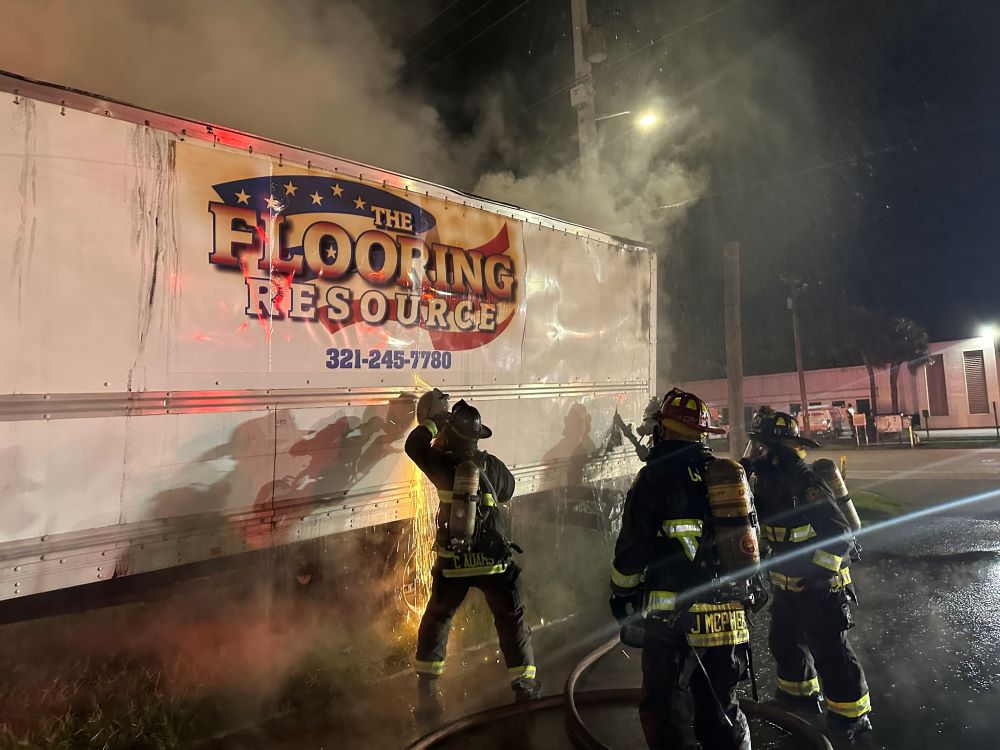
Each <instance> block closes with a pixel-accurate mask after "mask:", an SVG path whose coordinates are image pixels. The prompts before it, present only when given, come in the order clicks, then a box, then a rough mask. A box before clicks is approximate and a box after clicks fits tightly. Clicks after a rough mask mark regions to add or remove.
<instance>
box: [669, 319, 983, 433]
mask: <svg viewBox="0 0 1000 750" xmlns="http://www.w3.org/2000/svg"><path fill="white" fill-rule="evenodd" d="M805 375H806V395H807V396H808V398H809V406H810V408H813V407H820V406H840V407H845V408H848V407H851V408H853V409H854V410H855V411H857V412H861V413H867V414H870V413H871V411H872V409H871V406H872V404H871V389H870V386H869V380H868V371H867V370H866V369H865V367H864V366H862V365H858V366H855V367H836V368H829V369H825V370H807V371H806V373H805ZM898 385H899V409H898V413H900V414H918V415H919V414H923V412H924V410H927V412H928V413H929V415H930V426H931V427H932V428H934V429H957V428H974V427H993V425H994V421H993V420H994V416H993V403H994V402H1000V384H998V380H997V356H996V350H995V347H994V342H993V339H992V338H986V337H982V336H980V337H977V338H971V339H963V340H959V341H941V342H936V343H932V344H931V345H930V353H929V358H928V360H922V361H920V362H918V363H916V364H915V367H914V369H912V370H911V368H910V367H909V366H907V365H903V367H902V368H901V369H900V372H899V381H898ZM680 387H682V388H684V389H685V390H688V391H691V392H693V393H697V394H698V395H699V396H701V397H702V398H703V399H705V400H706V401H707V402H708V404H709V405H710V406H711V407H713V409H717V410H718V412H719V414H720V415H721V418H722V422H723V423H726V422H728V421H729V419H728V417H729V414H728V402H729V393H728V387H727V383H726V380H725V378H722V379H719V380H700V381H695V382H689V383H685V384H683V385H682V386H680ZM875 389H876V396H877V398H878V404H877V406H878V409H877V411H878V413H879V414H891V413H893V409H892V398H891V392H890V387H889V368H888V367H885V368H881V369H879V370H876V372H875ZM743 398H744V401H745V404H746V411H747V423H748V424H749V420H750V417H751V416H752V415H753V412H754V411H756V410H757V409H758V408H760V407H761V406H770V407H771V408H773V409H777V410H779V411H788V412H790V413H792V414H797V413H798V412H799V411H801V406H802V404H801V398H800V397H799V381H798V376H797V375H796V373H795V372H781V373H774V374H771V375H751V376H748V377H746V378H744V380H743Z"/></svg>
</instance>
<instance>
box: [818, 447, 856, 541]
mask: <svg viewBox="0 0 1000 750" xmlns="http://www.w3.org/2000/svg"><path fill="white" fill-rule="evenodd" d="M813 471H815V472H816V473H817V474H819V477H820V479H822V480H823V481H824V482H826V483H827V484H828V485H830V489H831V490H833V496H834V497H835V498H836V499H837V507H839V508H840V512H841V513H843V514H844V518H846V519H847V523H848V524H850V527H851V530H852V531H857V530H858V529H860V528H861V519H860V518H859V517H858V510H857V508H855V507H854V501H853V500H851V493H849V492H848V491H847V483H846V482H845V481H844V475H843V474H841V473H840V469H838V468H837V464H835V463H834V462H833V461H831V460H830V459H829V458H820V459H817V460H816V462H815V463H814V464H813Z"/></svg>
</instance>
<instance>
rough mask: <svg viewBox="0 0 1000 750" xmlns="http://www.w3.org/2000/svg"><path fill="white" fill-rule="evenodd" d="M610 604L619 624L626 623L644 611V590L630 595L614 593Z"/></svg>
mask: <svg viewBox="0 0 1000 750" xmlns="http://www.w3.org/2000/svg"><path fill="white" fill-rule="evenodd" d="M608 605H609V606H610V607H611V614H612V615H614V617H615V619H616V620H617V621H618V624H619V625H625V624H627V623H628V622H630V621H632V620H634V619H635V618H636V617H637V616H638V615H639V614H640V613H641V612H642V592H641V591H637V592H636V593H634V594H629V595H628V596H619V595H618V594H612V595H611V599H610V600H609V601H608Z"/></svg>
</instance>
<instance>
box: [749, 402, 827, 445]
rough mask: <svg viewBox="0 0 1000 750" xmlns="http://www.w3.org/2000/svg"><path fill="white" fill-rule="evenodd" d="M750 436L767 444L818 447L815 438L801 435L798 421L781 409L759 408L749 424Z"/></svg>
mask: <svg viewBox="0 0 1000 750" xmlns="http://www.w3.org/2000/svg"><path fill="white" fill-rule="evenodd" d="M749 435H750V437H751V438H752V439H753V440H754V441H756V442H760V443H766V444H767V445H778V444H784V445H789V446H798V447H802V448H819V443H817V442H816V441H815V440H810V439H809V438H806V437H802V435H801V434H800V433H799V423H798V422H796V421H795V418H794V417H792V415H791V414H787V413H786V412H783V411H771V410H770V409H768V410H764V409H761V410H760V411H759V412H757V414H755V415H754V418H753V422H752V423H751V425H750V432H749Z"/></svg>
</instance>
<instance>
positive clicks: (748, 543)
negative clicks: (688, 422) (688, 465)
mask: <svg viewBox="0 0 1000 750" xmlns="http://www.w3.org/2000/svg"><path fill="white" fill-rule="evenodd" d="M705 484H706V485H707V487H708V503H709V507H710V508H711V512H712V523H713V525H714V527H715V546H716V548H717V549H718V552H719V566H720V567H721V569H722V572H723V573H735V572H737V571H741V572H747V573H751V572H752V571H754V570H756V569H757V567H758V566H759V565H760V548H759V546H758V544H757V529H756V528H755V526H754V508H753V495H752V494H751V492H750V485H749V484H748V483H747V475H746V472H745V471H743V467H742V466H740V465H739V464H738V463H736V462H735V461H730V460H729V459H725V458H719V459H716V460H715V461H712V463H710V464H709V465H708V467H707V468H706V470H705Z"/></svg>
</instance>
